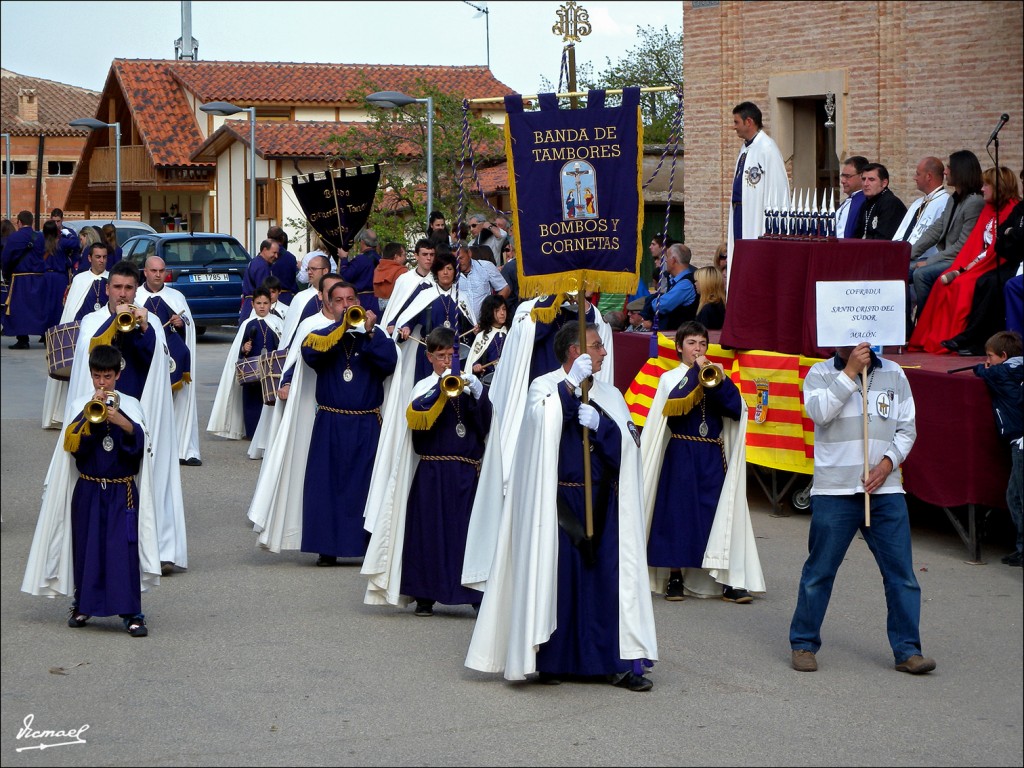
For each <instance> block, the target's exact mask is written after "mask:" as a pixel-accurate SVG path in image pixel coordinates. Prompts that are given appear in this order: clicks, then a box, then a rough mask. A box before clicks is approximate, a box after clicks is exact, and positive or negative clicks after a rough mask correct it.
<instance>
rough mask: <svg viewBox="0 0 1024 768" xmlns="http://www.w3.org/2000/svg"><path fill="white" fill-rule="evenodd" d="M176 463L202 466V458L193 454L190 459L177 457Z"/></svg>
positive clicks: (185, 465)
mask: <svg viewBox="0 0 1024 768" xmlns="http://www.w3.org/2000/svg"><path fill="white" fill-rule="evenodd" d="M178 463H179V464H181V465H182V466H183V467H201V466H203V461H202V459H198V458H196V457H195V456H193V457H192V458H190V459H178Z"/></svg>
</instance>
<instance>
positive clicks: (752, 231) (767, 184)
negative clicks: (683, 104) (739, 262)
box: [726, 131, 789, 289]
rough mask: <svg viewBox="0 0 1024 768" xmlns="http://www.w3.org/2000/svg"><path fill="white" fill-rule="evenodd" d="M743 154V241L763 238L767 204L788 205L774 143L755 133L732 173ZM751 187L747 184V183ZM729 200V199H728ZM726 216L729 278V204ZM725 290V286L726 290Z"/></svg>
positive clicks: (731, 243)
mask: <svg viewBox="0 0 1024 768" xmlns="http://www.w3.org/2000/svg"><path fill="white" fill-rule="evenodd" d="M744 152H746V153H747V159H746V162H745V164H744V166H743V176H744V179H743V181H742V182H741V186H742V189H743V208H742V211H743V237H744V239H746V240H755V239H757V238H758V237H760V236H761V235H763V234H764V209H765V207H767V204H768V201H769V200H771V201H773V202H777V203H778V204H779V205H789V177H788V176H786V164H785V162H784V161H783V159H782V153H781V152H779V147H778V146H777V145H776V144H775V141H774V140H773V139H772V138H771V136H769V135H768V134H767V133H765V132H764V131H758V132H757V135H756V136H755V137H754V140H753V141H751V142H750V146H749V147H747V146H745V145H744V146H741V147H740V151H739V153H738V154H737V155H736V163H735V164H733V170H734V171H735V169H736V166H737V165H739V160H740V156H742V155H743V153H744ZM758 166H760V172H759V173H754V174H753V175H751V171H752V170H754V169H755V168H757V167H758ZM748 178H749V179H750V180H751V181H752V182H753V181H754V180H755V179H756V182H755V183H753V184H750V183H748V181H747V179H748ZM729 193H730V195H731V193H732V183H731V182H730V185H729ZM730 199H731V197H730ZM727 205H728V206H729V207H728V212H729V215H728V216H726V230H727V231H728V244H729V250H728V253H727V262H726V264H727V266H728V274H730V275H731V274H732V273H733V270H732V252H733V247H734V246H735V242H734V241H733V228H732V216H733V213H732V212H733V209H732V204H731V203H727ZM726 288H727V289H728V286H726Z"/></svg>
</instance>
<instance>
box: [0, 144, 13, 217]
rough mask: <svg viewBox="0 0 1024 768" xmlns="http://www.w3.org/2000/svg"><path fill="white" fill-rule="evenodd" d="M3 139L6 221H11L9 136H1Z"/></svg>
mask: <svg viewBox="0 0 1024 768" xmlns="http://www.w3.org/2000/svg"><path fill="white" fill-rule="evenodd" d="M2 135H3V137H4V176H5V177H6V178H5V182H6V184H7V189H6V191H7V216H6V218H7V220H8V221H10V220H11V134H9V133H5V134H2Z"/></svg>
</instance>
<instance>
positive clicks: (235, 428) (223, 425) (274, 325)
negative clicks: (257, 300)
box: [206, 310, 284, 440]
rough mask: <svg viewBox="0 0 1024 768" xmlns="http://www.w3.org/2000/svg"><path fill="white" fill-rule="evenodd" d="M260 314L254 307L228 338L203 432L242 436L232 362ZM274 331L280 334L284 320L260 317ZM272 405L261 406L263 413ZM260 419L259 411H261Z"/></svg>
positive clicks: (239, 389)
mask: <svg viewBox="0 0 1024 768" xmlns="http://www.w3.org/2000/svg"><path fill="white" fill-rule="evenodd" d="M257 317H259V315H257V314H256V311H255V310H253V311H252V312H251V313H250V314H249V317H248V318H247V319H246V321H245V322H244V323H242V324H241V325H240V326H239V327H238V331H236V332H235V338H234V339H232V340H231V346H230V347H229V348H228V355H227V358H226V359H225V360H224V367H223V368H221V372H220V381H219V383H218V384H217V395H216V396H215V397H214V398H213V410H211V411H210V421H209V423H208V424H207V425H206V431H207V432H212V433H213V434H215V435H219V436H220V437H226V438H228V439H230V440H241V439H242V438H243V437H245V413H244V411H243V410H242V385H241V384H239V383H238V380H237V379H236V378H235V364H236V363H237V362H238V352H239V350H240V349H241V348H242V338H243V336H244V334H245V329H246V327H247V326H248V325H249V321H250V320H253V319H255V318H257ZM263 319H264V320H265V321H266V323H267V325H268V326H270V328H271V330H273V331H274V333H276V334H278V335H280V334H281V328H282V325H283V322H284V321H282V320H281V318H279V317H278V316H277V315H267V316H266V317H265V318H263ZM268 409H273V406H269V405H268V406H264V407H263V413H266V412H267V410H268ZM260 418H261V420H262V414H261V417H260Z"/></svg>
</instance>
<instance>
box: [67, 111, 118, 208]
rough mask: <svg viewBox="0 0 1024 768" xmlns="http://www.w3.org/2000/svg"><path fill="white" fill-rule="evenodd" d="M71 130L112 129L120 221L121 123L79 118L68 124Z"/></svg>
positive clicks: (93, 118)
mask: <svg viewBox="0 0 1024 768" xmlns="http://www.w3.org/2000/svg"><path fill="white" fill-rule="evenodd" d="M68 125H70V126H71V127H72V128H88V129H89V130H90V131H99V130H102V129H103V128H113V129H114V163H115V168H116V169H117V187H116V189H117V216H116V219H117V220H118V221H120V219H121V123H119V122H113V123H104V122H103V121H102V120H97V119H96V118H95V117H80V118H78V119H77V120H72V121H71V122H70V123H68Z"/></svg>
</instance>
